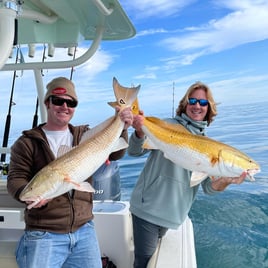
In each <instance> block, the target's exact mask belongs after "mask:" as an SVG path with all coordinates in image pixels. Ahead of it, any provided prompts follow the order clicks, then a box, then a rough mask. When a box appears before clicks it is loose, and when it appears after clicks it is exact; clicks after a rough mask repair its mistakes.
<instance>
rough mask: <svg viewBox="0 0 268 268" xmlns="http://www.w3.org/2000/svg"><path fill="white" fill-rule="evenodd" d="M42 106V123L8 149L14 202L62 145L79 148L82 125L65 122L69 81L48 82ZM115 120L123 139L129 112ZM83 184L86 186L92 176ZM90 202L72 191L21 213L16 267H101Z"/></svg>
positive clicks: (69, 110)
mask: <svg viewBox="0 0 268 268" xmlns="http://www.w3.org/2000/svg"><path fill="white" fill-rule="evenodd" d="M44 103H45V105H46V108H47V122H46V123H44V124H41V125H39V126H37V127H36V128H33V129H31V130H27V131H23V134H22V136H21V137H19V138H18V140H17V141H16V142H15V143H14V145H13V146H12V151H11V158H10V166H9V174H8V180H7V188H8V191H9V193H10V194H11V195H12V196H13V197H14V198H15V199H17V200H19V195H20V193H21V191H22V190H23V188H24V187H25V186H26V184H27V183H28V182H29V181H30V180H31V179H32V178H33V177H34V175H35V174H36V173H37V172H38V171H39V170H40V169H42V168H43V167H44V166H46V165H47V164H48V163H50V162H51V161H53V160H54V159H55V158H56V155H57V151H58V149H59V147H60V146H61V145H67V146H70V147H72V146H76V145H78V144H79V141H80V139H81V137H82V135H83V133H84V132H85V131H87V130H88V126H87V125H81V126H73V125H71V124H70V123H69V122H70V120H71V118H72V117H73V115H74V112H75V107H76V106H77V104H78V99H77V95H76V92H75V86H74V84H73V82H72V81H70V80H69V79H67V78H64V77H58V78H55V79H53V80H52V81H51V82H50V83H49V84H48V85H47V93H46V96H45V99H44ZM120 118H121V119H122V120H123V122H125V129H124V130H123V132H122V134H121V136H122V137H123V138H124V139H125V140H126V141H127V139H128V133H127V128H128V126H130V125H131V124H132V113H131V110H130V109H128V108H126V109H125V110H123V111H122V113H120ZM124 154H125V150H120V151H117V152H114V153H112V154H111V155H110V157H109V159H110V160H117V159H120V158H121V157H123V155H124ZM88 181H89V182H91V178H89V179H88ZM92 200H93V196H92V193H89V192H81V191H76V190H74V191H72V192H68V193H65V194H63V195H61V196H58V197H56V198H54V199H52V200H43V201H40V202H39V203H38V204H37V205H35V206H34V207H33V208H32V209H30V210H28V209H25V223H26V229H25V232H24V234H23V236H22V237H21V239H20V241H19V244H18V248H17V252H16V258H17V263H18V265H19V267H20V268H38V267H44V268H60V267H65V268H74V267H77V268H81V267H83V268H87V267H88V268H100V267H102V265H101V256H100V250H99V245H98V241H97V237H96V232H95V229H94V224H93V222H92V219H93V214H92V207H93V202H92Z"/></svg>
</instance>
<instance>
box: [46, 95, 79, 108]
mask: <svg viewBox="0 0 268 268" xmlns="http://www.w3.org/2000/svg"><path fill="white" fill-rule="evenodd" d="M50 99H51V103H52V104H53V105H56V106H62V105H63V104H64V103H66V105H67V107H69V108H75V107H76V106H77V101H76V100H70V99H63V98H59V97H56V96H50Z"/></svg>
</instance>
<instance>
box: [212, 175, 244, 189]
mask: <svg viewBox="0 0 268 268" xmlns="http://www.w3.org/2000/svg"><path fill="white" fill-rule="evenodd" d="M246 177H247V172H246V171H244V172H243V173H242V174H241V175H240V176H239V177H221V178H218V179H215V180H212V183H211V186H212V188H213V189H214V190H216V191H223V190H224V189H225V188H226V187H227V186H229V185H230V184H241V183H242V182H244V180H245V179H246Z"/></svg>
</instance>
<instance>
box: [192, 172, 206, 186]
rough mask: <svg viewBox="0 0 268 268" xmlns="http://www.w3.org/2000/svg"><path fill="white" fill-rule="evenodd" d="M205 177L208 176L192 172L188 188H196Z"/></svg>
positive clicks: (203, 173)
mask: <svg viewBox="0 0 268 268" xmlns="http://www.w3.org/2000/svg"><path fill="white" fill-rule="evenodd" d="M207 177H208V174H207V173H205V172H198V171H193V172H192V175H191V180H190V186H191V187H193V186H196V185H197V184H199V183H201V182H202V181H203V180H205V179H206V178H207Z"/></svg>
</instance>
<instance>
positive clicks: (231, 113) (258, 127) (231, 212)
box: [119, 102, 268, 268]
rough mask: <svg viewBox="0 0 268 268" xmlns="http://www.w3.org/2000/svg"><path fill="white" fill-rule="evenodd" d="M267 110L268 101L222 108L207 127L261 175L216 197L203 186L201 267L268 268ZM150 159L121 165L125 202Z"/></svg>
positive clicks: (198, 224)
mask: <svg viewBox="0 0 268 268" xmlns="http://www.w3.org/2000/svg"><path fill="white" fill-rule="evenodd" d="M267 106H268V102H263V103H255V104H249V105H245V104H244V105H237V106H219V114H218V116H217V117H216V119H215V122H213V123H212V124H211V126H210V127H208V130H207V135H208V136H209V137H211V138H213V139H215V140H218V141H221V142H224V143H226V144H229V145H231V146H234V147H236V148H238V149H239V150H241V151H243V152H245V153H247V154H248V155H250V156H251V157H252V158H253V159H254V160H256V161H257V162H258V163H259V164H260V165H261V172H260V173H258V174H257V175H255V178H256V181H255V182H244V183H242V184H241V185H232V186H230V187H229V188H227V189H226V190H225V191H224V192H221V193H219V194H217V195H213V196H208V195H205V194H203V192H202V189H201V187H200V190H199V192H198V195H197V198H196V200H195V202H194V204H193V206H192V209H191V211H190V217H191V219H192V221H193V225H194V232H195V245H196V255H197V264H198V268H267V267H268V116H267V115H268V113H267ZM165 117H166V116H165ZM145 160H146V157H142V158H133V157H129V156H127V155H126V156H125V157H124V158H123V159H122V160H120V161H119V165H120V174H121V199H122V200H129V198H130V194H131V191H132V189H133V187H134V185H135V182H136V180H137V177H138V175H139V173H140V171H141V169H142V167H143V165H144V161H145ZM189 268H191V267H189Z"/></svg>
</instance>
